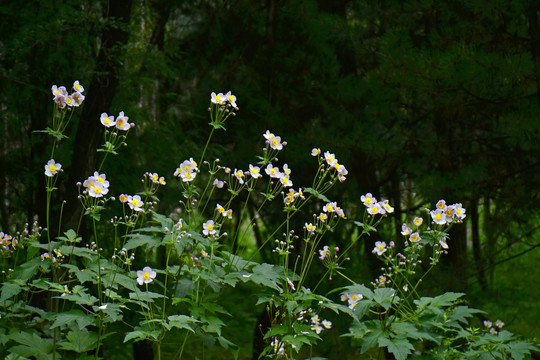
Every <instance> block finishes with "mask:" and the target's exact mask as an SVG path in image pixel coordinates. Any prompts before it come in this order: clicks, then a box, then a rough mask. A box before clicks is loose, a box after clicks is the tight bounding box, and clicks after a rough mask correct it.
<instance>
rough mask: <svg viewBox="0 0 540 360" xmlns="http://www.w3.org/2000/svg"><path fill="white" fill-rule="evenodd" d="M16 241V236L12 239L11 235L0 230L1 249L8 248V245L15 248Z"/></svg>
mask: <svg viewBox="0 0 540 360" xmlns="http://www.w3.org/2000/svg"><path fill="white" fill-rule="evenodd" d="M17 243H18V240H17V239H16V238H15V239H14V238H13V237H12V236H11V235H9V234H4V233H3V232H0V246H2V249H4V250H9V247H10V246H12V247H13V248H15V247H16V246H17Z"/></svg>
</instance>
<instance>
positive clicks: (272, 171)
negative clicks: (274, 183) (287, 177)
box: [264, 164, 281, 179]
mask: <svg viewBox="0 0 540 360" xmlns="http://www.w3.org/2000/svg"><path fill="white" fill-rule="evenodd" d="M264 171H265V172H266V174H267V175H269V176H270V177H271V178H276V179H277V178H279V177H280V176H281V172H280V171H279V168H278V167H277V166H276V167H274V166H272V164H268V165H267V166H266V169H264Z"/></svg>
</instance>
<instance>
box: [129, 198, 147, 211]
mask: <svg viewBox="0 0 540 360" xmlns="http://www.w3.org/2000/svg"><path fill="white" fill-rule="evenodd" d="M143 205H144V203H143V202H142V200H141V197H140V196H139V195H135V196H128V206H129V208H130V209H131V210H134V211H143V209H142V206H143Z"/></svg>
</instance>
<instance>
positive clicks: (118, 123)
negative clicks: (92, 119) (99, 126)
mask: <svg viewBox="0 0 540 360" xmlns="http://www.w3.org/2000/svg"><path fill="white" fill-rule="evenodd" d="M116 125H117V126H124V120H117V121H116Z"/></svg>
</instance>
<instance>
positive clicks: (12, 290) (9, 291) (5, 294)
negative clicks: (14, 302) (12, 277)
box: [0, 282, 23, 303]
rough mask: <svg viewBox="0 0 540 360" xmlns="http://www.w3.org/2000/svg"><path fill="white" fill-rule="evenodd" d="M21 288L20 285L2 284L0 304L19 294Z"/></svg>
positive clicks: (12, 283)
mask: <svg viewBox="0 0 540 360" xmlns="http://www.w3.org/2000/svg"><path fill="white" fill-rule="evenodd" d="M22 290H23V288H22V287H21V285H19V284H16V283H14V282H5V283H3V284H2V293H1V295H0V303H3V302H4V301H6V300H7V299H11V298H12V297H13V296H15V295H17V294H19V293H20V292H21V291H22Z"/></svg>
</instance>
